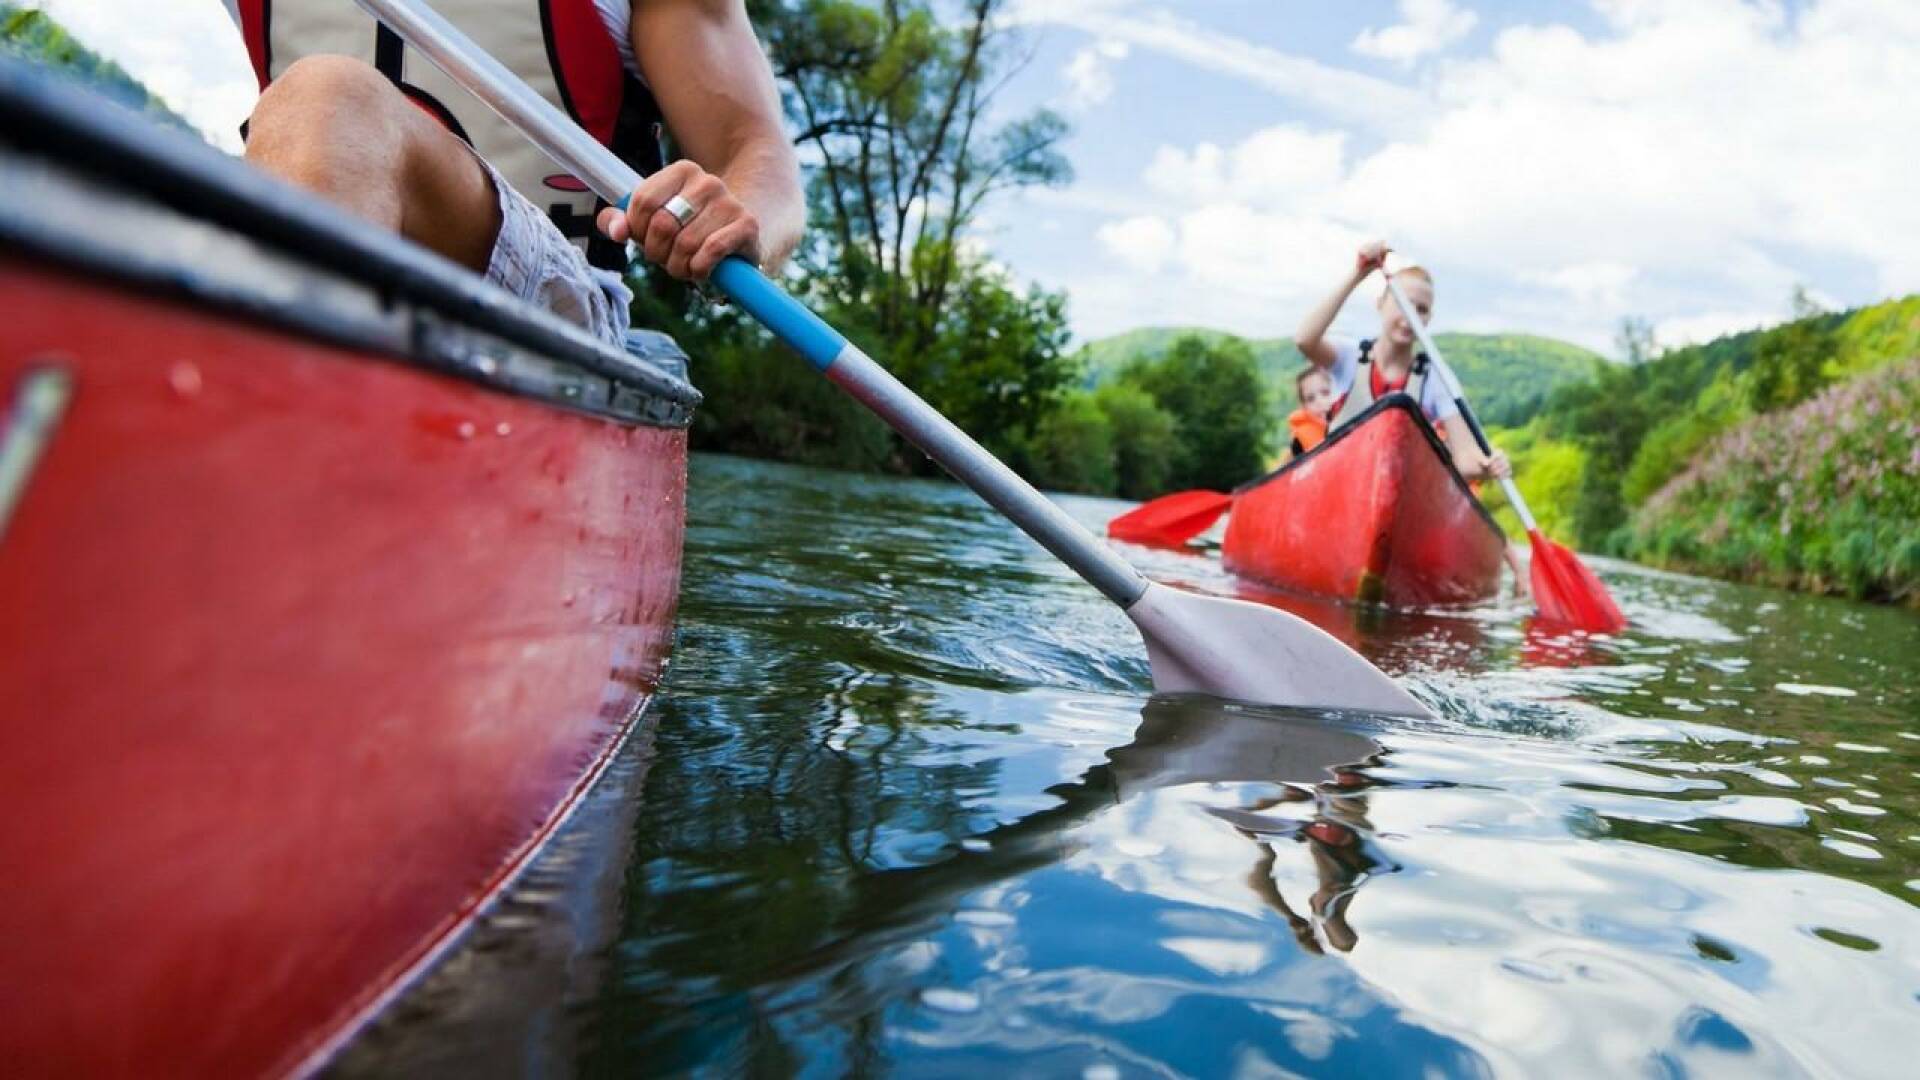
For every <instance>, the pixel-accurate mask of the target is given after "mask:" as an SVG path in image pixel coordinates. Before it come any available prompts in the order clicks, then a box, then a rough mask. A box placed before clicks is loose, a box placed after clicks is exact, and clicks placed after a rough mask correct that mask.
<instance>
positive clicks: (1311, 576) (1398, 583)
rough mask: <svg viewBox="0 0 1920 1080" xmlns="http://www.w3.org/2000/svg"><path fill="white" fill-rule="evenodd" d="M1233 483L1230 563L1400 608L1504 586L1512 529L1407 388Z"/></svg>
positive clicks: (1310, 588)
mask: <svg viewBox="0 0 1920 1080" xmlns="http://www.w3.org/2000/svg"><path fill="white" fill-rule="evenodd" d="M1235 494H1236V498H1235V501H1234V506H1233V513H1232V516H1231V517H1230V518H1229V519H1228V522H1227V533H1226V538H1225V540H1224V541H1223V544H1222V552H1221V558H1222V562H1223V563H1224V565H1225V566H1226V568H1227V569H1228V570H1230V571H1232V572H1233V573H1235V574H1239V575H1241V576H1244V577H1248V578H1253V579H1255V580H1258V581H1262V582H1266V583H1268V584H1271V585H1276V586H1279V587H1281V588H1284V589H1290V590H1294V591H1297V592H1303V593H1310V594H1313V595H1318V596H1328V597H1333V598H1336V599H1340V600H1345V601H1351V602H1358V603H1378V604H1386V605H1390V606H1394V607H1432V606H1439V605H1446V604H1462V603H1471V602H1474V601H1478V600H1484V599H1486V598H1488V597H1490V596H1492V595H1494V594H1495V593H1496V592H1497V591H1498V589H1499V584H1500V568H1501V564H1502V557H1501V556H1502V552H1503V550H1504V547H1505V540H1504V538H1503V537H1502V535H1501V533H1500V531H1499V529H1498V528H1497V527H1496V526H1495V525H1494V523H1493V521H1492V519H1491V518H1490V517H1489V516H1488V515H1487V512H1486V510H1485V508H1484V507H1482V506H1481V505H1480V503H1479V500H1477V499H1476V498H1474V496H1473V493H1472V492H1471V491H1470V490H1469V489H1468V488H1467V485H1466V484H1465V483H1464V482H1462V481H1461V479H1460V477H1459V474H1458V473H1456V472H1455V471H1454V470H1453V467H1452V464H1451V463H1450V462H1449V461H1448V459H1447V457H1446V454H1445V451H1444V450H1443V449H1442V447H1441V445H1440V443H1439V441H1438V440H1437V439H1435V438H1434V436H1433V433H1432V431H1431V429H1430V428H1429V427H1428V426H1427V424H1426V421H1425V420H1424V419H1423V418H1422V417H1421V416H1420V414H1419V412H1418V409H1417V407H1416V406H1415V405H1414V404H1413V402H1412V400H1411V399H1409V398H1407V397H1405V396H1404V395H1392V396H1389V397H1387V398H1385V399H1383V400H1382V401H1381V402H1380V403H1378V404H1377V405H1376V406H1375V407H1374V408H1373V409H1370V410H1369V411H1368V412H1367V413H1366V414H1364V415H1363V417H1362V418H1361V419H1359V420H1357V421H1356V422H1355V423H1354V424H1353V425H1352V426H1351V427H1349V428H1347V429H1345V430H1343V431H1341V432H1339V433H1337V434H1336V435H1335V436H1334V437H1333V438H1330V439H1329V440H1327V442H1325V443H1323V444H1322V445H1320V446H1319V447H1316V448H1315V449H1314V451H1313V452H1312V453H1310V454H1307V455H1305V456H1303V457H1301V458H1299V459H1297V460H1295V461H1292V462H1289V463H1288V464H1287V465H1286V466H1285V467H1284V468H1282V469H1280V470H1279V471H1278V472H1275V473H1273V474H1272V475H1270V476H1268V477H1265V478H1263V479H1261V480H1259V481H1256V482H1255V483H1253V484H1250V485H1247V486H1246V487H1244V488H1242V489H1240V490H1239V491H1238V492H1236V493H1235Z"/></svg>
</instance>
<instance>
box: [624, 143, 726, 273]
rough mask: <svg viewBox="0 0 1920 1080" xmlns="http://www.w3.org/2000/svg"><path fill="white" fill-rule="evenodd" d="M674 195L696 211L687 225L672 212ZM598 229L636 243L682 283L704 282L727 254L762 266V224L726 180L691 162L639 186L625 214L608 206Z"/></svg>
mask: <svg viewBox="0 0 1920 1080" xmlns="http://www.w3.org/2000/svg"><path fill="white" fill-rule="evenodd" d="M676 195H677V196H679V197H680V198H681V199H683V200H685V201H686V203H687V204H689V205H690V206H691V207H692V216H691V217H688V218H687V220H686V223H685V224H684V225H683V224H681V222H680V219H679V218H677V217H675V216H674V215H673V213H672V211H671V210H669V209H668V203H669V202H671V201H672V200H673V198H674V196H676ZM599 224H600V231H601V232H604V233H606V234H607V235H608V236H609V237H611V238H612V239H614V240H617V241H620V242H622V243H624V242H626V241H627V240H628V239H629V238H632V239H637V240H638V241H639V243H640V249H641V251H642V252H643V253H644V254H645V255H646V257H647V261H648V262H651V263H654V264H655V265H657V266H661V267H664V268H665V269H666V271H667V273H668V274H671V275H672V276H674V277H676V278H679V279H680V280H682V281H704V280H705V279H706V277H707V275H708V274H711V273H713V268H714V267H716V266H719V265H720V260H721V259H724V258H726V257H727V256H729V255H738V256H740V257H741V258H743V259H745V260H747V261H748V262H750V263H753V264H755V265H758V264H759V262H760V221H759V219H758V218H756V217H754V215H753V211H751V210H749V209H747V207H746V204H744V203H742V202H741V201H740V200H739V199H737V198H735V197H734V195H733V193H732V192H730V191H728V190H727V185H726V183H725V182H724V181H722V180H721V179H720V178H719V177H717V176H715V175H713V174H712V173H710V172H708V171H706V170H705V169H703V168H701V167H700V166H698V165H696V164H694V163H693V162H691V161H686V160H681V161H676V162H674V163H673V164H671V165H668V166H667V167H666V168H664V169H661V170H660V171H659V172H656V173H654V174H653V175H652V176H649V177H647V178H646V179H645V180H642V181H640V186H639V187H637V188H634V189H633V197H632V198H630V199H628V200H627V211H626V213H624V214H622V213H621V212H620V211H619V210H618V209H617V208H615V207H611V206H610V207H607V208H606V209H604V210H602V211H600V219H599Z"/></svg>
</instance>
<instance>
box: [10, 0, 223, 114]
mask: <svg viewBox="0 0 1920 1080" xmlns="http://www.w3.org/2000/svg"><path fill="white" fill-rule="evenodd" d="M0 55H11V56H17V57H20V58H21V59H24V60H28V61H30V62H32V63H35V64H39V65H41V66H42V67H46V68H49V69H52V70H54V71H57V72H59V73H61V74H62V75H66V76H68V77H70V78H73V79H75V80H77V81H79V82H80V83H82V84H84V85H86V86H87V87H88V88H90V89H92V90H94V91H95V92H97V93H100V94H103V95H105V96H107V97H109V98H112V99H114V100H115V101H118V102H120V103H121V104H123V105H125V106H127V107H128V108H130V109H134V110H136V111H139V112H143V113H146V114H147V115H148V116H149V117H151V118H152V119H154V120H157V121H159V122H161V123H163V124H167V125H170V126H172V127H176V128H179V129H180V130H182V131H188V132H193V133H194V134H196V135H198V134H199V132H197V131H194V128H193V125H191V124H189V123H187V122H186V120H184V119H182V118H181V117H180V115H179V114H178V113H175V112H174V111H173V110H172V109H169V108H167V104H166V102H164V101H161V100H160V98H159V97H158V96H156V95H155V94H154V93H153V92H152V91H150V90H148V89H147V88H146V87H145V86H144V85H142V84H141V83H140V81H139V80H138V79H135V78H134V77H133V76H131V75H129V74H127V72H126V69H124V68H122V67H121V66H120V65H119V64H116V63H114V62H113V61H111V60H107V59H104V58H102V57H101V56H100V55H99V54H98V53H96V52H94V51H93V50H92V49H89V48H87V47H86V46H85V45H82V44H80V43H79V42H78V41H76V40H74V38H73V36H72V35H71V34H69V33H67V30H66V28H65V27H63V26H61V25H60V24H59V23H57V22H55V21H53V20H52V19H51V18H48V17H47V14H46V13H45V12H43V11H39V10H36V9H34V8H22V7H18V6H16V5H14V4H9V3H5V2H0Z"/></svg>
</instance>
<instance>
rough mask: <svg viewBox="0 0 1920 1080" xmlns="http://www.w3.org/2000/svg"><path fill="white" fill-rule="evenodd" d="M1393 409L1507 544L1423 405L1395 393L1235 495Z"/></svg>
mask: <svg viewBox="0 0 1920 1080" xmlns="http://www.w3.org/2000/svg"><path fill="white" fill-rule="evenodd" d="M1392 409H1399V410H1402V411H1404V412H1406V413H1408V414H1409V415H1411V416H1412V417H1413V419H1414V421H1415V424H1414V426H1415V428H1416V429H1417V430H1418V431H1419V432H1420V435H1421V436H1422V437H1423V438H1425V439H1426V441H1427V446H1428V448H1429V449H1431V450H1432V451H1433V452H1434V454H1435V455H1436V456H1437V457H1439V459H1440V464H1441V465H1443V466H1445V467H1446V470H1447V475H1448V476H1449V477H1451V478H1452V480H1453V486H1454V487H1455V488H1456V489H1457V490H1458V491H1459V492H1460V494H1462V495H1464V496H1466V499H1467V502H1468V503H1470V504H1472V506H1473V508H1474V509H1475V510H1476V511H1478V512H1479V514H1480V518H1481V520H1483V521H1485V522H1486V523H1487V527H1488V528H1490V529H1492V530H1493V531H1494V533H1495V534H1496V535H1498V536H1499V537H1500V538H1501V539H1502V540H1505V538H1506V535H1507V534H1506V531H1505V530H1503V529H1502V528H1500V523H1499V522H1497V521H1495V520H1494V519H1493V512H1492V511H1490V510H1488V509H1487V507H1486V504H1485V503H1482V502H1481V501H1480V497H1479V496H1478V495H1475V494H1474V493H1473V488H1472V486H1471V485H1469V484H1468V483H1467V481H1466V478H1465V477H1463V476H1461V475H1460V470H1459V469H1457V468H1455V467H1454V464H1453V455H1452V454H1449V453H1447V446H1446V444H1445V443H1443V442H1441V441H1440V436H1439V435H1436V434H1435V433H1434V430H1433V425H1432V424H1429V423H1427V417H1426V414H1425V413H1423V412H1421V410H1420V404H1419V403H1418V402H1416V401H1414V400H1413V398H1411V397H1409V396H1408V395H1406V394H1404V393H1401V392H1399V391H1395V392H1393V393H1391V394H1387V395H1385V396H1383V397H1381V398H1380V399H1379V400H1377V401H1375V402H1374V403H1373V404H1372V405H1369V406H1367V408H1366V409H1365V410H1364V411H1362V412H1361V413H1360V415H1359V416H1356V417H1354V418H1353V421H1352V422H1351V423H1347V424H1342V425H1340V428H1339V430H1337V431H1334V432H1332V433H1331V434H1329V435H1328V436H1327V437H1326V438H1325V439H1323V440H1321V442H1320V445H1319V446H1316V447H1314V448H1313V449H1311V450H1309V451H1307V452H1306V453H1304V454H1301V455H1300V456H1299V457H1297V458H1294V459H1293V460H1292V461H1289V462H1287V463H1285V464H1284V465H1281V466H1280V467H1279V468H1277V469H1275V470H1273V471H1272V472H1270V473H1268V474H1266V475H1265V476H1262V477H1259V478H1257V479H1254V480H1249V481H1247V482H1246V483H1244V484H1241V485H1240V486H1239V487H1237V488H1234V489H1233V494H1235V495H1241V494H1244V493H1246V492H1249V491H1252V490H1253V489H1254V488H1257V487H1259V486H1261V485H1262V484H1265V483H1267V482H1269V481H1271V480H1273V479H1275V478H1276V477H1278V476H1279V475H1280V474H1281V473H1284V472H1286V471H1287V470H1289V469H1292V468H1293V467H1294V466H1296V465H1299V464H1300V463H1301V462H1303V461H1308V460H1311V459H1313V458H1315V457H1318V456H1319V455H1321V454H1323V453H1325V452H1326V451H1327V450H1328V449H1330V448H1331V447H1333V446H1336V445H1338V444H1339V443H1340V442H1341V441H1343V440H1345V439H1346V438H1347V436H1349V435H1351V434H1353V433H1354V432H1356V431H1358V430H1360V426H1361V425H1362V424H1365V423H1367V422H1369V421H1371V420H1372V419H1374V418H1375V417H1377V416H1380V415H1382V414H1384V413H1386V412H1388V411H1389V410H1392Z"/></svg>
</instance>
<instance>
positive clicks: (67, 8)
mask: <svg viewBox="0 0 1920 1080" xmlns="http://www.w3.org/2000/svg"><path fill="white" fill-rule="evenodd" d="M31 6H33V7H37V8H40V9H41V10H43V11H45V12H46V13H47V14H48V15H49V16H51V17H52V18H53V19H54V20H55V21H57V22H59V23H60V24H61V25H62V26H65V27H66V28H67V30H68V31H69V32H71V33H72V34H73V36H74V37H75V38H77V39H78V40H79V41H80V43H81V44H83V45H85V46H87V47H88V48H89V49H92V50H93V51H94V52H96V53H99V54H100V55H102V56H104V57H106V58H107V59H109V60H112V61H113V62H115V63H117V64H119V65H120V66H121V67H122V68H125V69H126V71H127V74H129V75H132V76H133V77H134V78H135V79H138V80H139V81H140V82H141V83H142V84H143V85H145V86H146V87H147V89H149V90H151V91H153V92H154V93H155V94H158V95H159V96H160V98H161V99H162V100H163V101H165V102H166V103H167V104H168V106H170V107H171V108H172V109H173V110H174V111H175V112H178V113H179V114H180V115H182V116H184V117H186V118H187V120H188V121H190V122H191V123H192V124H193V125H194V126H195V127H198V128H199V129H200V130H201V131H202V132H204V133H205V134H206V135H207V137H208V138H209V139H210V140H212V141H213V143H214V144H215V145H217V146H219V147H220V148H221V149H223V150H228V151H231V152H234V153H238V152H239V150H240V122H241V121H242V120H245V119H246V118H247V114H248V113H250V112H252V111H253V102H254V99H255V98H256V97H258V96H259V90H258V88H257V86H256V85H255V83H254V78H253V68H252V67H251V66H250V65H249V64H248V62H247V50H246V46H245V45H244V44H242V43H241V40H240V32H239V31H238V30H236V29H235V28H234V25H233V20H232V18H231V17H229V16H228V15H227V10H226V8H225V7H224V6H222V5H221V3H220V0H150V2H148V3H146V4H143V5H141V7H140V10H139V17H138V18H134V17H131V13H130V12H129V10H127V9H126V8H123V7H122V6H121V5H119V4H113V3H104V4H103V3H101V2H100V0H33V2H32V3H31Z"/></svg>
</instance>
